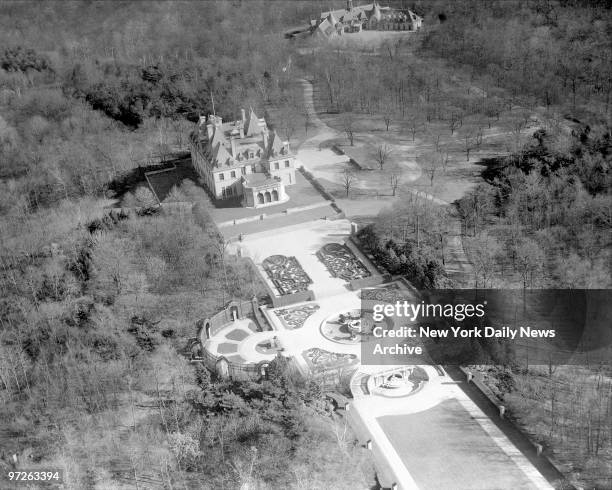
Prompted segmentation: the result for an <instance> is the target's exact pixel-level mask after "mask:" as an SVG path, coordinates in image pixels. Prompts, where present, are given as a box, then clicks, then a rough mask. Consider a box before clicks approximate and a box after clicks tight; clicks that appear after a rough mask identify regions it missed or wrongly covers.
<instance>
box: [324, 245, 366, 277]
mask: <svg viewBox="0 0 612 490" xmlns="http://www.w3.org/2000/svg"><path fill="white" fill-rule="evenodd" d="M317 257H319V259H320V260H321V262H323V263H324V264H325V267H327V269H328V270H329V272H330V273H331V275H332V276H333V277H338V278H340V279H344V280H345V281H352V280H355V279H362V278H364V277H369V276H370V275H371V274H370V271H369V270H368V268H367V267H366V266H365V265H364V264H363V263H362V262H361V261H360V260H359V259H358V258H357V257H355V254H354V253H353V252H352V250H351V249H350V248H348V247H347V246H346V245H342V244H340V243H328V244H326V245H324V246H323V247H321V249H320V250H319V251H318V252H317Z"/></svg>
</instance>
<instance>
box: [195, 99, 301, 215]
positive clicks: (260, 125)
mask: <svg viewBox="0 0 612 490" xmlns="http://www.w3.org/2000/svg"><path fill="white" fill-rule="evenodd" d="M241 112H242V114H241V115H242V117H241V118H240V119H238V120H236V121H231V122H225V123H224V122H223V120H222V119H221V117H219V116H217V115H210V116H208V118H206V117H200V119H199V121H198V123H197V127H196V129H195V131H194V132H193V133H192V135H191V138H190V147H191V160H192V162H193V166H194V168H195V170H196V171H197V172H198V174H199V175H200V177H201V178H202V180H203V182H204V183H205V185H206V187H207V188H208V190H209V192H210V193H211V194H212V195H213V197H214V198H215V199H217V200H229V199H239V200H240V202H241V204H242V205H243V206H246V207H255V208H257V207H263V206H270V205H274V204H279V203H281V202H285V201H287V200H288V199H289V197H288V196H287V193H286V192H285V187H286V186H288V185H292V184H295V156H294V155H293V153H292V152H291V149H290V147H289V142H288V141H282V140H281V138H280V137H279V136H278V133H277V132H276V131H272V132H270V130H269V129H268V126H267V124H266V121H265V119H263V118H261V119H260V118H258V117H257V115H256V114H255V112H254V111H253V109H251V110H250V111H249V116H248V117H247V116H246V112H245V111H244V109H243V110H242V111H241Z"/></svg>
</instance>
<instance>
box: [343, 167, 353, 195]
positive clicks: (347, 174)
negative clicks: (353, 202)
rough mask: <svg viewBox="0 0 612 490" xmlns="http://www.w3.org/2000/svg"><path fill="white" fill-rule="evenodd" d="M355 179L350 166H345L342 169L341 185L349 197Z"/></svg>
mask: <svg viewBox="0 0 612 490" xmlns="http://www.w3.org/2000/svg"><path fill="white" fill-rule="evenodd" d="M355 181H356V178H355V174H354V173H353V171H352V170H351V169H350V168H348V167H345V168H344V170H343V171H342V187H343V188H344V191H345V192H346V197H349V193H350V192H351V188H352V187H353V184H354V183H355Z"/></svg>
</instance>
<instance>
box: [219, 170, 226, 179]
mask: <svg viewBox="0 0 612 490" xmlns="http://www.w3.org/2000/svg"><path fill="white" fill-rule="evenodd" d="M219 180H225V175H223V172H221V173H220V174H219Z"/></svg>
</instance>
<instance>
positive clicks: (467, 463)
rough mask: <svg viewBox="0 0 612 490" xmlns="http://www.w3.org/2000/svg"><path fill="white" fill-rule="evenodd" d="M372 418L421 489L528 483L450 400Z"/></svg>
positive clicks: (486, 489)
mask: <svg viewBox="0 0 612 490" xmlns="http://www.w3.org/2000/svg"><path fill="white" fill-rule="evenodd" d="M378 422H379V424H380V426H381V427H382V429H383V431H384V432H385V434H386V436H387V437H388V438H389V440H390V441H391V443H392V444H393V447H394V448H395V450H396V451H397V452H398V454H399V456H400V457H401V458H402V461H403V462H404V464H405V465H406V468H407V469H408V471H409V472H410V474H411V475H412V477H413V478H414V480H415V481H416V484H417V486H418V487H419V488H420V489H422V490H438V489H440V488H452V489H453V490H461V489H465V490H492V489H496V488H499V489H502V488H517V489H518V488H532V487H533V484H532V483H531V481H530V480H529V479H528V478H527V477H526V476H525V475H524V474H523V472H522V471H521V470H520V469H519V468H518V467H517V466H516V465H515V464H514V463H513V462H512V460H511V459H510V458H509V457H508V456H507V455H506V454H505V453H504V452H503V451H502V449H501V448H500V447H499V446H498V445H497V444H496V443H495V441H494V440H493V439H491V437H490V436H489V435H488V434H487V433H486V432H485V431H484V430H483V429H482V427H480V425H479V424H478V422H476V421H475V420H473V418H472V417H470V414H469V413H467V411H466V410H465V409H464V408H463V407H462V406H461V405H460V404H459V402H457V401H456V400H447V401H444V402H442V403H440V404H439V405H437V406H435V407H434V408H432V409H430V410H426V411H424V412H418V413H414V414H409V415H390V416H385V417H380V418H379V419H378ZM425 428H426V429H425ZM432 455H435V456H434V457H432Z"/></svg>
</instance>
